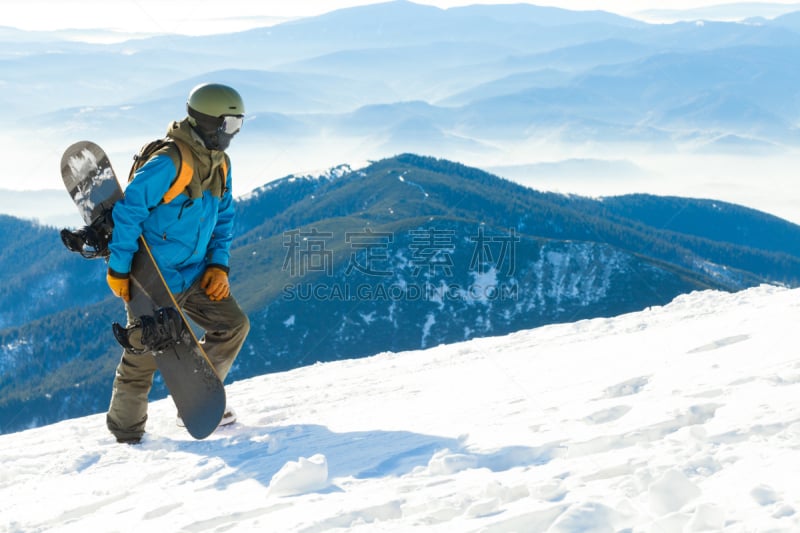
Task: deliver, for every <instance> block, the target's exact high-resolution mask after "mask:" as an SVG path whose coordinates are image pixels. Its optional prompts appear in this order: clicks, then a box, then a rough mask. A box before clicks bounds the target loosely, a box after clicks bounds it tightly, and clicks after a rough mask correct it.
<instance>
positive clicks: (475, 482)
mask: <svg viewBox="0 0 800 533" xmlns="http://www.w3.org/2000/svg"><path fill="white" fill-rule="evenodd" d="M799 320H800V291H798V290H786V289H781V288H776V287H767V286H763V287H759V288H755V289H750V290H748V291H743V292H740V293H736V294H725V293H718V292H701V293H693V294H690V295H685V296H681V297H679V298H678V299H676V300H675V301H674V302H673V303H671V304H670V305H668V306H665V307H663V308H653V309H649V310H647V311H644V312H641V313H632V314H628V315H623V316H620V317H616V318H608V319H595V320H585V321H581V322H576V323H573V324H563V325H554V326H548V327H543V328H539V329H536V330H531V331H523V332H518V333H515V334H512V335H509V336H506V337H501V338H489V339H477V340H473V341H469V342H465V343H460V344H454V345H449V346H440V347H436V348H432V349H429V350H423V351H416V352H406V353H402V354H380V355H377V356H374V357H371V358H368V359H362V360H353V361H341V362H336V363H327V364H317V365H314V366H311V367H306V368H301V369H297V370H294V371H291V372H286V373H281V374H271V375H266V376H262V377H258V378H254V379H250V380H246V381H241V382H237V383H234V384H232V385H229V387H228V391H229V392H228V395H229V402H230V403H231V405H232V406H234V407H236V408H237V411H238V414H239V422H238V423H237V424H235V425H234V426H231V427H226V428H222V429H220V430H218V431H217V432H216V433H215V434H213V435H212V436H211V437H209V438H208V439H206V440H204V441H194V440H192V439H191V437H189V436H188V435H187V434H186V433H185V432H184V431H183V430H182V429H180V428H178V427H176V426H175V423H174V420H175V412H174V407H173V406H172V404H171V401H170V400H163V401H158V402H154V403H152V404H151V409H150V420H149V422H148V435H147V437H146V440H145V441H144V443H143V444H142V445H140V446H134V447H130V446H124V445H117V444H115V443H114V442H113V440H112V438H111V437H110V436H109V435H108V434H107V433H106V430H105V427H104V415H94V416H90V417H86V418H82V419H76V420H68V421H64V422H61V423H59V424H55V425H52V426H48V427H43V428H37V429H33V430H29V431H25V432H20V433H16V434H11V435H4V436H0V457H1V459H0V461H1V462H0V464H2V467H0V501H2V502H3V503H2V505H1V506H0V531H4V532H39V531H65V532H66V531H75V532H85V531H107V532H110V531H136V532H139V531H142V528H146V530H152V531H185V532H198V533H200V532H223V531H280V532H283V531H297V532H305V533H310V532H321V531H331V530H336V531H365V532H371V531H408V530H410V529H419V530H424V531H434V532H454V531H464V532H489V533H510V532H518V531H524V532H537V531H548V532H559V533H567V532H583V531H598V532H603V531H609V532H614V531H617V532H620V531H630V532H640V531H641V532H645V531H647V532H650V531H652V532H658V533H662V532H685V531H785V532H790V531H800V499H798V498H800V481H798V477H797V475H796V473H797V472H800V402H798V401H797V398H798V397H800V358H799V357H798V355H797V349H796V346H797V345H798V344H800V343H799V342H798V340H799V339H798V333H796V332H797V331H798V328H797V326H796V324H797V323H798V321H799Z"/></svg>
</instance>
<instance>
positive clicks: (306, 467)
mask: <svg viewBox="0 0 800 533" xmlns="http://www.w3.org/2000/svg"><path fill="white" fill-rule="evenodd" d="M327 486H328V460H327V459H326V458H325V456H324V455H322V454H319V453H318V454H316V455H314V456H312V457H310V458H308V459H306V458H305V457H301V458H300V459H299V460H297V461H290V462H288V463H286V464H285V465H283V468H281V469H280V470H278V472H277V473H276V474H275V475H274V476H272V479H271V480H270V482H269V487H268V491H269V494H270V495H273V496H295V495H298V494H308V493H309V492H315V491H320V490H322V489H324V488H325V487H327Z"/></svg>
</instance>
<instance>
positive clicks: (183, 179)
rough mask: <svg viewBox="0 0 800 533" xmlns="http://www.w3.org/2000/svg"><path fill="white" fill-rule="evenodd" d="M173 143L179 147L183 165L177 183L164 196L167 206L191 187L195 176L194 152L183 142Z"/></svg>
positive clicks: (175, 141) (176, 179) (174, 140)
mask: <svg viewBox="0 0 800 533" xmlns="http://www.w3.org/2000/svg"><path fill="white" fill-rule="evenodd" d="M172 142H174V143H175V146H177V147H178V150H179V151H180V153H181V165H180V169H179V170H178V176H177V177H176V178H175V181H173V182H172V185H170V187H169V189H168V190H167V192H166V194H164V199H163V200H162V202H163V203H165V204H168V203H169V202H171V201H172V200H174V199H175V198H176V197H177V196H178V195H179V194H180V193H182V192H183V190H184V189H186V187H187V186H188V185H189V182H191V181H192V176H193V175H194V167H193V166H192V162H193V160H192V151H191V150H190V149H189V147H188V146H186V144H185V143H184V142H182V141H179V140H177V139H172ZM227 174H228V173H227V171H226V172H225V175H226V176H227Z"/></svg>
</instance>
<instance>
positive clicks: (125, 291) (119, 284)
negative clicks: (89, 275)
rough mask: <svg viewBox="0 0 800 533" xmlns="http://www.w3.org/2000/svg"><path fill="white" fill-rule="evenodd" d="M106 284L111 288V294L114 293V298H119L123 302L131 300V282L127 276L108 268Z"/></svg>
mask: <svg viewBox="0 0 800 533" xmlns="http://www.w3.org/2000/svg"><path fill="white" fill-rule="evenodd" d="M106 282H107V283H108V286H109V287H110V288H111V292H113V293H114V296H119V297H120V298H122V299H123V300H125V302H129V301H130V300H131V280H130V279H128V275H127V274H120V273H119V272H114V271H113V270H111V269H110V268H109V269H108V274H106Z"/></svg>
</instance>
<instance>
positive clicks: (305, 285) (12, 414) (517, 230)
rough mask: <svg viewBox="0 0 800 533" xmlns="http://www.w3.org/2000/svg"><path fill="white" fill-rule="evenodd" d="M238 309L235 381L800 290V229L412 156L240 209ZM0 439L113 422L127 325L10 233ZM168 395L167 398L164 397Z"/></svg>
mask: <svg viewBox="0 0 800 533" xmlns="http://www.w3.org/2000/svg"><path fill="white" fill-rule="evenodd" d="M237 211H238V215H237V228H236V235H237V238H236V241H235V243H234V251H233V259H232V283H233V287H234V292H235V294H236V296H237V299H239V301H240V303H241V304H242V306H243V307H244V309H245V310H246V311H247V313H248V315H249V316H250V319H251V321H252V325H253V328H252V331H251V334H250V337H249V339H248V342H247V344H246V346H245V348H244V350H243V352H242V353H241V355H240V357H239V359H238V360H237V362H236V365H235V366H234V368H233V370H232V372H231V374H230V377H231V379H242V378H245V377H249V376H254V375H259V374H262V373H265V372H271V371H278V370H285V369H289V368H294V367H297V366H300V365H307V364H311V363H314V362H316V361H330V360H337V359H342V358H352V357H361V356H366V355H370V354H374V353H377V352H381V351H388V350H391V351H398V350H408V349H417V348H425V347H429V346H435V345H438V344H440V343H450V342H454V341H459V340H464V339H469V338H473V337H482V336H489V335H500V334H504V333H508V332H512V331H517V330H520V329H525V328H532V327H536V326H540V325H543V324H550V323H554V322H567V321H575V320H578V319H583V318H590V317H598V316H613V315H617V314H620V313H625V312H629V311H634V310H639V309H643V308H646V307H648V306H654V305H663V304H665V303H667V302H669V301H670V300H672V299H673V298H674V297H675V296H677V295H679V294H682V293H686V292H689V291H693V290H698V289H707V288H714V289H722V290H738V289H742V288H745V287H749V286H753V285H758V284H761V283H779V284H785V285H788V286H798V285H799V284H800V245H799V244H798V243H800V226H797V225H794V224H791V223H788V222H786V221H784V220H781V219H778V218H776V217H774V216H771V215H767V214H765V213H761V212H758V211H754V210H751V209H746V208H743V207H739V206H736V205H732V204H727V203H724V202H718V201H714V200H696V199H688V198H678V197H656V196H651V195H629V196H620V197H609V198H602V199H590V198H586V197H580V196H572V195H557V194H552V193H543V192H539V191H536V190H533V189H529V188H525V187H522V186H520V185H517V184H515V183H512V182H510V181H507V180H504V179H502V178H499V177H496V176H494V175H491V174H488V173H485V172H482V171H480V170H477V169H475V168H471V167H467V166H464V165H461V164H458V163H453V162H450V161H446V160H442V159H435V158H430V157H420V156H416V155H410V154H406V155H401V156H397V157H393V158H389V159H385V160H381V161H377V162H374V163H372V164H370V165H369V166H367V167H366V168H364V169H361V170H352V169H350V168H349V167H346V166H342V167H338V168H335V169H332V170H331V171H330V172H328V173H326V174H324V175H322V176H288V177H286V178H284V179H281V180H278V181H276V182H272V183H269V184H267V185H265V186H263V187H262V188H260V189H258V190H256V191H254V192H253V193H251V194H250V195H248V196H246V197H244V198H241V199H240V200H239V202H238V203H237ZM0 229H1V230H2V231H0V235H3V236H5V241H4V242H3V243H0V244H2V245H3V250H4V253H3V255H2V256H1V257H0V261H2V263H3V264H4V268H3V272H6V273H7V275H6V278H5V282H4V284H3V290H2V291H0V309H2V310H3V313H2V315H0V319H2V326H3V329H1V330H0V391H2V392H1V393H0V421H2V422H0V430H1V431H3V432H9V431H14V430H18V429H22V428H24V427H29V426H31V425H38V424H44V423H49V422H54V421H56V420H60V419H63V418H66V417H71V416H78V415H82V414H86V413H90V412H96V411H98V410H100V411H101V410H103V409H105V406H106V405H107V402H108V395H109V392H110V380H111V377H112V376H113V368H114V366H115V365H116V362H117V360H118V357H119V352H120V349H119V348H118V347H117V346H116V344H115V342H114V340H113V338H112V336H111V331H110V326H109V325H110V323H111V321H112V320H123V319H124V312H123V310H122V306H121V305H120V303H119V302H118V301H117V300H116V299H115V298H113V297H110V296H108V290H107V288H106V287H105V283H104V276H103V268H104V265H103V263H102V262H100V261H87V260H83V259H80V258H78V257H75V256H74V255H72V254H70V253H68V252H67V251H66V250H65V249H64V248H63V247H62V246H61V244H60V242H58V235H57V232H56V231H55V229H54V228H44V227H41V226H37V225H35V224H31V223H28V222H23V221H20V220H18V219H13V218H10V217H5V218H0ZM164 394H165V390H164V387H163V384H162V383H160V382H158V383H157V385H156V389H155V391H154V395H155V396H163V395H164Z"/></svg>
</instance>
